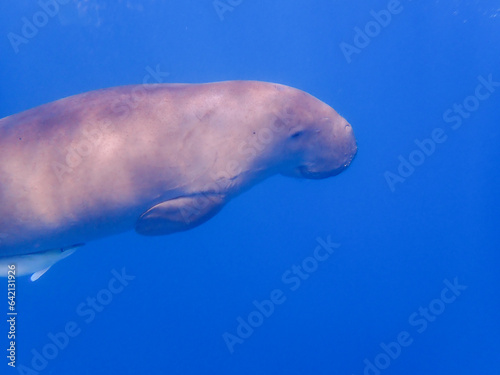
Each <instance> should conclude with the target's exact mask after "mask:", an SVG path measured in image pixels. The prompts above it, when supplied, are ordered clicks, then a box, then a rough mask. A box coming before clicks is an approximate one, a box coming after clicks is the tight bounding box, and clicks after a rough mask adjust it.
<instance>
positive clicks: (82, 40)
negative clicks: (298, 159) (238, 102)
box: [0, 0, 500, 375]
mask: <svg viewBox="0 0 500 375" xmlns="http://www.w3.org/2000/svg"><path fill="white" fill-rule="evenodd" d="M224 3H228V2H227V1H224ZM232 3H233V4H235V5H234V6H230V7H231V8H232V10H231V11H227V12H225V13H224V14H223V16H222V17H223V19H221V17H220V16H219V15H218V14H217V12H216V10H215V8H214V5H213V2H212V1H211V0H205V1H164V2H161V1H146V0H145V1H136V0H130V1H100V0H89V1H80V0H78V1H70V2H69V3H67V4H65V5H60V9H59V10H58V12H57V14H56V15H55V16H54V17H51V18H50V19H49V20H48V22H47V24H46V25H45V26H43V27H41V28H40V29H39V30H38V33H37V34H36V35H35V36H33V37H32V38H29V39H28V43H25V44H21V45H19V46H18V49H19V51H18V52H17V53H16V51H15V50H14V48H13V47H12V44H11V43H10V41H9V38H8V34H9V33H16V34H21V33H22V30H21V27H22V25H23V17H27V19H29V20H32V18H33V16H34V14H36V12H38V11H40V9H41V8H40V5H38V4H37V3H36V2H34V1H33V2H31V1H25V0H22V1H17V2H8V4H7V2H5V3H4V4H2V5H1V12H0V56H1V58H0V82H1V84H0V117H4V116H7V115H10V114H13V113H17V112H20V111H23V110H26V109H29V108H32V107H34V106H37V105H40V104H44V103H47V102H50V101H53V100H56V99H60V98H62V97H66V96H69V95H73V94H78V93H82V92H85V91H89V90H94V89H99V88H104V87H110V86H117V85H124V84H140V83H141V82H142V80H143V78H144V76H145V75H146V74H147V73H148V67H150V68H153V69H156V68H157V67H159V69H160V70H161V71H162V72H168V73H169V74H168V76H163V79H164V82H188V83H201V82H211V81H221V80H233V79H252V80H263V81H273V82H278V83H282V84H286V85H290V86H294V87H297V88H300V89H302V90H305V91H307V92H309V93H311V94H312V95H314V96H316V97H318V98H319V99H321V100H323V101H325V102H326V103H328V104H329V105H331V106H332V107H334V108H335V109H336V110H337V111H338V112H339V113H340V114H342V115H343V116H344V117H346V118H347V119H348V121H349V122H350V123H351V124H352V126H353V128H354V131H355V134H356V137H357V141H358V147H359V152H358V155H357V157H356V159H355V160H354V162H353V164H352V165H351V167H349V168H348V170H346V171H345V172H344V173H342V174H341V175H339V176H337V177H334V178H330V179H326V180H321V181H299V180H294V179H289V178H285V177H274V178H272V179H269V180H267V181H265V182H263V183H262V184H260V185H258V186H255V187H254V188H252V189H251V190H249V191H248V192H246V193H244V194H243V195H241V196H239V197H238V198H236V199H235V200H233V201H231V202H230V203H229V204H228V205H227V207H225V208H224V210H223V211H222V212H221V213H220V214H219V215H217V216H216V217H215V218H213V219H212V220H210V221H209V222H207V223H205V224H204V225H202V226H200V227H199V228H197V229H194V230H192V231H188V232H185V233H179V234H175V235H171V236H167V237H161V238H144V237H141V236H139V235H136V234H134V233H133V232H131V233H127V234H123V235H119V236H115V237H109V238H106V239H103V240H100V241H96V242H93V243H89V244H87V245H86V246H85V247H84V248H82V249H81V250H79V251H78V252H77V253H76V254H75V255H73V256H71V257H69V258H68V259H66V260H64V261H62V262H61V263H59V264H57V265H56V266H54V267H53V269H51V270H50V271H49V272H48V273H47V274H46V275H44V276H43V277H42V278H41V279H40V280H39V281H37V282H36V283H31V282H29V281H28V280H27V279H19V281H18V294H17V303H18V305H17V306H18V311H19V317H18V322H17V330H18V337H17V364H18V368H17V369H16V370H13V369H11V368H9V367H8V366H7V359H6V358H4V356H3V355H2V356H0V373H2V374H4V373H5V374H8V373H9V374H15V373H23V372H22V371H21V370H20V369H19V366H20V365H21V364H22V365H24V366H26V368H28V367H29V368H30V369H31V370H32V371H33V372H28V370H25V372H24V373H29V374H37V373H40V374H73V375H79V374H152V373H159V374H318V375H327V374H328V375H333V374H345V375H351V374H355V375H358V374H363V373H367V374H371V375H373V374H376V371H379V372H380V374H384V375H386V374H498V373H500V355H499V354H500V343H499V337H500V329H499V326H500V325H499V313H498V311H499V308H500V303H499V302H500V297H499V293H498V285H499V282H500V277H499V272H498V270H499V266H500V257H499V255H498V249H499V246H498V245H499V240H498V224H499V216H498V211H499V198H498V196H499V194H498V192H499V186H500V173H499V172H498V170H499V168H498V162H499V156H500V152H499V147H498V145H499V143H500V131H499V125H500V87H498V88H496V89H494V90H496V91H494V92H493V93H490V94H491V95H490V96H489V98H487V99H484V100H481V101H479V106H478V108H477V110H474V111H472V113H470V115H469V116H468V117H467V118H465V119H463V123H462V126H461V127H460V128H459V129H456V130H453V129H452V128H451V125H452V124H451V123H447V122H445V121H444V120H443V114H444V113H445V112H446V111H447V110H448V109H450V108H452V107H453V105H454V103H463V102H464V100H466V98H467V97H468V96H470V95H475V89H476V87H477V86H478V84H479V82H480V81H479V80H478V77H479V76H482V77H483V78H484V79H488V76H489V75H491V76H492V79H493V81H496V82H498V81H500V13H499V12H500V9H499V8H500V6H499V5H498V2H496V1H437V0H433V1H428V2H417V1H409V0H405V1H401V2H400V5H399V7H401V8H402V11H401V12H399V13H397V14H393V15H392V19H391V21H390V22H389V24H388V25H387V26H386V27H384V28H382V29H381V30H380V32H379V33H376V34H377V35H375V36H374V37H373V38H371V41H370V43H369V44H368V45H367V46H366V47H364V48H360V49H359V50H358V51H357V52H356V53H354V54H352V55H351V56H350V59H351V61H350V62H348V61H347V60H348V59H346V56H345V55H344V53H343V52H342V49H341V47H340V46H341V43H348V44H350V45H353V44H354V37H355V35H356V30H355V28H356V27H359V28H360V29H362V30H363V29H364V28H365V27H366V25H367V24H368V23H369V22H370V21H372V20H373V15H372V14H371V13H370V11H371V10H375V11H380V10H383V9H387V7H388V4H390V3H391V2H387V1H360V0H355V1H348V2H347V1H316V2H310V1H303V0H299V1H281V0H280V1H247V0H245V1H243V2H241V3H239V2H238V1H234V0H233V2H232ZM398 9H399V8H398ZM374 30H375V29H374ZM358 52H359V53H358ZM482 92H483V93H485V92H486V91H484V90H483V91H482ZM471 103H472V102H471ZM436 128H441V129H443V131H444V133H445V134H446V137H447V139H446V141H445V142H443V143H440V144H437V145H436V148H435V151H434V152H433V153H432V154H431V155H429V156H427V157H426V158H425V160H424V161H423V162H422V164H421V165H419V166H417V167H416V168H415V170H414V171H413V173H412V174H411V175H410V176H409V177H407V178H405V181H404V182H401V183H396V184H395V186H394V190H395V191H391V189H390V186H389V184H388V183H387V181H386V177H385V174H386V172H388V171H389V172H391V173H397V168H398V165H399V163H400V159H399V156H400V155H401V156H402V157H403V158H405V159H408V157H409V155H410V153H411V152H413V151H414V150H418V148H417V146H416V143H415V140H419V141H422V140H423V139H426V138H429V137H430V136H431V134H432V133H433V131H434V130H435V129H436ZM165 147H168V145H165ZM0 230H1V229H0ZM318 237H320V238H322V239H327V238H328V237H330V239H331V241H333V242H335V243H338V244H340V247H338V248H337V249H336V250H335V251H334V252H333V254H332V255H331V256H330V257H329V258H328V259H327V260H325V261H323V262H320V263H319V265H318V267H317V270H315V271H314V272H311V273H310V275H309V277H308V278H307V279H306V280H302V281H301V284H300V287H299V288H297V289H296V290H291V289H290V286H291V284H286V283H284V282H283V280H282V277H283V275H284V273H285V272H286V271H287V270H290V269H291V268H292V267H293V266H294V265H300V264H301V263H302V262H303V261H304V259H306V258H307V257H309V256H311V255H312V254H313V252H314V250H315V248H316V246H318V242H317V238H318ZM123 267H125V269H126V272H127V273H128V274H130V275H133V276H135V279H134V280H132V281H130V283H129V285H128V286H126V287H125V288H124V290H123V291H122V292H121V293H119V294H116V295H114V296H113V300H112V301H111V303H109V304H108V305H107V306H105V307H104V309H103V310H102V311H100V312H97V313H96V315H95V318H94V319H93V320H92V321H91V322H89V323H86V322H85V321H84V317H82V316H81V314H78V312H77V307H78V306H80V305H81V304H82V303H85V301H86V300H87V298H88V297H95V296H96V295H97V294H98V293H99V292H100V291H101V290H103V288H107V285H108V282H109V280H110V279H111V278H112V277H113V275H112V270H113V269H115V270H117V271H121V270H122V268H123ZM445 280H448V282H450V283H454V282H458V283H459V284H460V285H465V286H467V288H466V289H464V290H461V291H459V295H455V297H456V298H455V299H454V300H453V302H449V303H448V302H447V303H444V302H441V304H440V303H439V301H438V302H435V300H436V299H438V300H439V299H441V293H442V291H443V290H444V289H445V288H446V283H445ZM275 289H279V290H281V291H282V292H283V293H284V296H285V298H286V300H285V301H284V302H283V303H282V304H280V305H276V306H275V309H274V312H273V313H272V314H270V316H269V317H266V318H265V319H264V320H263V322H262V324H260V325H259V326H258V327H256V328H255V329H254V332H253V333H252V334H251V335H250V337H248V338H246V339H244V340H243V343H239V344H235V345H234V346H233V349H234V352H233V353H230V350H229V348H228V345H227V344H226V343H225V341H224V338H223V334H224V333H225V332H228V333H231V334H236V329H237V326H238V322H237V319H238V317H242V319H245V320H246V319H247V317H248V315H249V314H250V313H251V312H252V311H254V310H255V309H256V308H255V305H254V304H253V301H255V300H256V301H262V300H265V299H269V298H270V294H271V292H272V291H273V290H275ZM1 290H2V288H0V296H2V295H4V294H5V297H4V302H2V300H1V299H0V304H1V305H4V307H5V312H6V309H7V298H6V292H5V293H3V292H1ZM5 290H6V287H5ZM450 296H451V294H448V297H450ZM433 303H434V305H433V308H434V309H439V308H440V306H441V307H442V306H444V311H440V312H439V314H434V316H433V319H432V320H433V321H429V320H428V324H427V326H426V328H425V329H421V328H423V326H421V325H415V324H413V325H412V324H411V323H410V321H409V319H410V316H412V314H414V313H418V311H419V308H420V307H426V308H428V307H429V305H430V304H433ZM3 310H4V308H2V311H3ZM2 314H3V313H2ZM1 320H2V321H3V320H4V319H3V318H2V319H1ZM71 321H73V322H75V324H77V326H78V327H79V329H80V331H79V334H78V335H77V336H76V337H73V338H71V339H70V340H69V343H67V345H65V347H64V348H63V349H60V350H58V352H57V353H56V354H55V355H54V356H55V358H53V359H49V360H47V363H46V364H45V365H44V366H42V367H43V369H42V368H40V371H35V370H34V369H33V366H32V363H31V362H32V360H33V355H34V354H33V353H35V352H34V351H33V350H35V351H38V352H42V351H43V350H44V348H46V347H47V345H48V344H50V343H51V340H50V338H49V336H48V335H49V334H50V333H53V334H56V333H58V332H61V331H63V330H64V329H65V325H66V324H67V323H68V322H71ZM1 327H3V328H2V329H1V332H5V334H2V337H1V339H0V342H1V343H2V345H5V346H7V338H6V332H7V329H8V327H7V324H6V323H5V322H4V323H2V324H1ZM419 328H420V329H421V332H419V331H418V329H419ZM404 332H407V333H408V335H409V336H410V338H409V339H408V340H411V344H409V345H408V346H405V347H402V348H401V350H400V352H399V353H398V354H397V355H394V357H395V358H389V357H388V356H386V357H387V358H389V363H385V362H384V357H383V356H380V354H381V353H382V354H383V353H385V352H384V350H383V348H382V346H381V343H384V344H387V345H389V343H390V342H393V341H396V340H397V338H398V336H399V335H401V334H402V333H403V334H404ZM3 336H5V337H3ZM46 350H47V349H46ZM1 352H2V353H5V352H6V351H5V350H4V348H2V351H1ZM377 356H378V357H377ZM377 358H378V361H379V362H378V364H379V365H381V366H382V367H384V368H383V369H377V370H373V369H371V370H367V366H368V365H367V363H372V364H373V363H375V361H376V359H377ZM386 365H387V366H386Z"/></svg>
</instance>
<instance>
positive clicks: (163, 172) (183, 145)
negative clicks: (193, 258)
mask: <svg viewBox="0 0 500 375" xmlns="http://www.w3.org/2000/svg"><path fill="white" fill-rule="evenodd" d="M356 150H357V147H356V140H355V138H354V134H353V131H352V128H351V126H350V125H349V123H348V122H347V121H346V120H345V119H344V118H343V117H341V116H340V115H339V114H338V113H337V112H335V110H334V109H333V108H331V107H329V106H328V105H326V104H325V103H323V102H321V101H320V100H318V99H316V98H314V97H313V96H311V95H309V94H307V93H305V92H303V91H300V90H297V89H294V88H291V87H287V86H283V85H279V84H274V83H267V82H256V81H228V82H217V83H207V84H156V85H137V86H124V87H115V88H110V89H104V90H98V91H92V92H88V93H84V94H80V95H75V96H71V97H68V98H65V99H61V100H58V101H55V102H52V103H48V104H45V105H42V106H39V107H36V108H33V109H30V110H28V111H25V112H21V113H18V114H15V115H12V116H9V117H6V118H4V119H1V120H0V257H1V258H0V259H1V261H0V264H5V263H8V262H13V261H16V262H21V263H26V264H27V266H26V267H25V269H27V270H28V271H29V272H37V271H43V270H46V269H48V267H50V265H52V264H54V263H55V262H57V261H58V260H60V259H62V258H64V256H63V254H65V252H64V251H63V250H64V249H72V248H74V247H75V246H77V245H76V244H83V243H86V242H88V241H91V240H95V239H98V238H102V237H106V236H109V235H113V234H117V233H121V232H125V231H128V230H131V229H135V230H136V231H137V232H138V233H140V234H142V235H147V236H156V235H165V234H170V233H175V232H179V231H184V230H188V229H191V228H194V227H196V226H198V225H200V224H202V223H203V222H205V221H207V220H208V219H210V218H211V217H213V216H214V215H216V214H217V213H218V212H219V211H220V210H221V209H222V207H223V206H224V205H225V204H226V203H227V202H228V201H229V200H230V199H232V198H234V197H235V196H237V195H238V194H240V193H242V192H243V191H245V190H247V189H249V188H250V187H252V186H253V185H255V184H256V183H258V182H260V181H262V180H264V179H265V178H267V177H270V176H272V175H275V174H282V175H285V176H291V177H297V178H309V179H319V178H326V177H330V176H334V175H336V174H338V173H340V172H341V171H342V170H344V169H345V168H346V167H348V166H349V164H350V163H351V161H352V159H353V158H354V156H355V154H356ZM69 253H70V252H69V251H66V254H65V255H67V254H69ZM28 271H27V272H28ZM38 276H39V275H38Z"/></svg>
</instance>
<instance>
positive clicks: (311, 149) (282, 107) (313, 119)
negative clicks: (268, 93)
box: [273, 85, 357, 179]
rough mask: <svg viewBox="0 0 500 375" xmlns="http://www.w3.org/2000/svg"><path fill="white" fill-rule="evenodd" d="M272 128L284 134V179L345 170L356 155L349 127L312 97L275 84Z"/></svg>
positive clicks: (352, 133) (321, 175)
mask: <svg viewBox="0 0 500 375" xmlns="http://www.w3.org/2000/svg"><path fill="white" fill-rule="evenodd" d="M277 88H278V91H281V93H280V95H277V96H276V101H275V102H274V105H275V111H274V116H275V120H274V124H273V126H274V127H275V128H281V129H282V131H283V132H284V134H283V136H284V138H283V139H284V141H283V142H284V143H283V145H282V147H283V148H284V151H283V153H284V155H285V161H284V164H283V166H282V169H281V170H280V172H281V174H283V175H285V176H292V177H300V178H308V179H320V178H326V177H330V176H334V175H337V174H339V173H340V172H342V171H343V170H344V169H345V168H347V167H348V166H349V165H350V164H351V162H352V160H353V158H354V156H355V155H356V152H357V146H356V138H355V137H354V132H353V130H352V127H351V125H350V124H349V123H348V122H347V121H346V120H345V119H344V118H343V117H342V116H340V115H339V114H338V113H337V112H336V111H335V110H334V109H333V108H332V107H330V106H328V105H327V104H325V103H323V102H322V101H320V100H318V99H316V98H315V97H313V96H311V95H309V94H307V93H305V92H303V91H300V90H297V89H294V88H291V87H287V86H281V85H277Z"/></svg>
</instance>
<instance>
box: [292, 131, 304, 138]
mask: <svg viewBox="0 0 500 375" xmlns="http://www.w3.org/2000/svg"><path fill="white" fill-rule="evenodd" d="M302 134H304V132H303V131H302V130H297V131H295V132H293V133H292V135H291V136H290V138H291V139H297V138H300V137H301V136H302Z"/></svg>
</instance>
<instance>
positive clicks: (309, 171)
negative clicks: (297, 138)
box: [296, 145, 358, 180]
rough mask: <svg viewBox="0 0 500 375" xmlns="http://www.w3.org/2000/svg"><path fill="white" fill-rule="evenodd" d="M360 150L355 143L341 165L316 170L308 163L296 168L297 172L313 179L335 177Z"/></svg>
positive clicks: (303, 176) (349, 163) (301, 175)
mask: <svg viewBox="0 0 500 375" xmlns="http://www.w3.org/2000/svg"><path fill="white" fill-rule="evenodd" d="M357 152H358V149H357V146H356V145H354V150H353V151H352V152H351V153H350V156H349V157H348V159H347V160H346V161H345V162H344V164H342V165H341V166H340V167H337V168H333V169H329V170H314V168H311V167H309V166H307V165H301V166H298V167H297V168H296V173H297V175H298V176H300V177H302V178H307V179H311V180H320V179H323V178H328V177H333V176H336V175H338V174H339V173H341V172H342V171H344V169H346V168H347V167H348V166H349V165H351V163H352V161H353V160H354V158H355V157H356V155H357Z"/></svg>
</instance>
